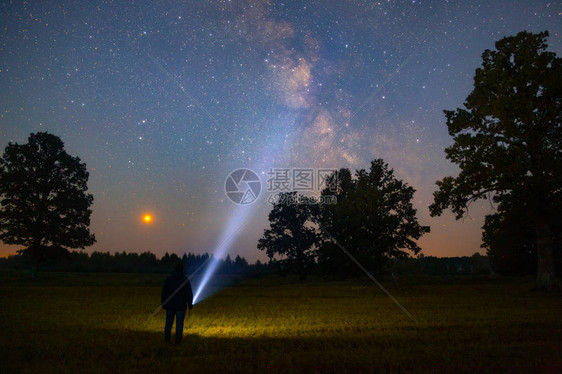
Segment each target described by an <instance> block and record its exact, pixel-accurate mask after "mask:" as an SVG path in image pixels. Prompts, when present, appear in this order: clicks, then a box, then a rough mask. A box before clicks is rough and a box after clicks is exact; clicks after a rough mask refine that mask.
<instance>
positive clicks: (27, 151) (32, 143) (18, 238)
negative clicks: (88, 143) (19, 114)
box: [0, 132, 95, 264]
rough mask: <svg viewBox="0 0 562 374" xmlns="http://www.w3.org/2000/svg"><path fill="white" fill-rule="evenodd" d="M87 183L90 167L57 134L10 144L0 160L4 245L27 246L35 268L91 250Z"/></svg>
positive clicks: (0, 221)
mask: <svg viewBox="0 0 562 374" xmlns="http://www.w3.org/2000/svg"><path fill="white" fill-rule="evenodd" d="M87 182H88V172H87V170H86V164H84V163H81V162H80V159H79V158H78V157H72V156H70V155H69V154H68V153H66V151H65V150H64V143H63V142H62V140H61V139H60V138H58V137H57V136H55V135H52V134H49V133H46V132H39V133H36V134H31V135H30V136H29V140H28V143H27V144H17V143H10V144H8V146H7V147H6V149H5V150H4V154H3V155H2V156H1V158H0V240H2V241H3V242H4V243H6V244H17V245H21V246H24V247H25V248H24V249H23V250H21V251H20V252H23V253H24V254H29V255H30V256H31V258H32V259H33V260H34V263H35V264H37V262H39V261H41V260H44V259H48V258H53V257H58V256H60V255H61V254H63V253H65V252H66V251H67V250H66V248H85V247H86V246H89V245H92V244H93V243H94V242H95V237H94V235H92V234H90V231H89V228H88V227H89V225H90V215H91V213H92V211H91V210H90V206H91V205H92V202H93V196H92V195H90V194H87V193H86V191H87Z"/></svg>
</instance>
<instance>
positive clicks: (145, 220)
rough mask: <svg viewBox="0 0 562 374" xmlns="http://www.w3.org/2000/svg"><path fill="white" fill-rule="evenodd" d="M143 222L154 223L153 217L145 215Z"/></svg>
mask: <svg viewBox="0 0 562 374" xmlns="http://www.w3.org/2000/svg"><path fill="white" fill-rule="evenodd" d="M142 221H143V222H144V223H150V222H152V215H150V214H145V215H144V216H142Z"/></svg>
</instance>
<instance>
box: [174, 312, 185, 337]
mask: <svg viewBox="0 0 562 374" xmlns="http://www.w3.org/2000/svg"><path fill="white" fill-rule="evenodd" d="M184 319H185V310H178V311H177V312H176V344H180V343H181V338H182V336H183V320H184Z"/></svg>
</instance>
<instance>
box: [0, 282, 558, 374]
mask: <svg viewBox="0 0 562 374" xmlns="http://www.w3.org/2000/svg"><path fill="white" fill-rule="evenodd" d="M164 277H165V276H163V275H150V274H148V275H147V274H94V273H90V274H88V273H81V274H78V273H76V274H72V273H41V274H39V279H38V280H30V279H29V277H28V275H27V274H23V273H16V272H7V271H3V272H0V303H1V308H0V372H1V373H19V372H29V373H32V372H33V373H34V372H51V373H65V372H71V373H76V372H81V373H98V372H100V373H102V372H111V373H118V372H145V373H160V372H167V373H171V372H181V373H188V372H197V373H200V372H221V373H224V372H286V371H291V372H357V371H359V372H361V371H363V372H373V371H379V372H411V371H425V372H467V373H468V372H474V371H483V372H487V371H488V372H498V371H500V372H544V371H547V372H548V371H552V372H556V371H560V370H562V319H561V318H560V316H561V312H562V298H561V297H560V294H548V295H544V294H543V295H540V294H536V293H534V292H531V291H530V290H531V288H532V282H525V281H521V280H511V281H508V280H486V281H484V280H481V279H480V280H479V279H460V280H459V279H456V280H455V279H449V280H447V281H443V280H431V279H425V280H424V279H418V280H413V279H410V280H404V281H403V282H402V283H401V284H400V287H399V288H398V289H395V288H393V287H391V286H389V289H390V290H391V292H392V293H393V294H394V296H395V297H396V298H397V299H398V300H399V301H400V302H401V303H402V304H403V305H404V306H405V307H406V309H407V310H408V311H409V312H410V313H412V315H414V316H415V318H416V319H417V322H415V321H412V320H410V319H409V318H408V317H407V316H406V315H405V314H404V313H403V312H402V311H401V310H400V309H399V308H398V307H397V306H396V305H395V304H394V303H393V302H392V301H391V300H390V299H389V298H388V297H387V296H386V295H384V294H383V293H382V292H381V291H380V290H379V289H378V288H377V287H376V286H375V285H374V284H372V283H367V282H359V281H354V282H351V281H350V282H321V281H320V280H309V281H307V282H303V283H298V282H297V281H296V280H295V279H292V278H264V279H254V280H244V281H240V282H239V283H237V284H236V285H233V286H230V287H227V288H224V289H223V290H221V291H219V292H217V293H215V294H214V295H213V296H211V297H209V298H207V299H205V300H202V301H201V302H199V303H197V304H196V305H195V307H194V309H193V311H192V313H191V316H189V317H186V322H185V328H184V341H183V342H182V345H180V346H174V344H173V343H172V344H171V345H167V344H165V343H164V339H163V331H162V330H163V325H164V312H162V311H160V312H159V313H157V314H156V315H155V316H151V314H152V312H153V311H154V309H155V308H157V307H158V303H159V299H160V287H161V284H162V282H163V280H164ZM172 341H173V338H172Z"/></svg>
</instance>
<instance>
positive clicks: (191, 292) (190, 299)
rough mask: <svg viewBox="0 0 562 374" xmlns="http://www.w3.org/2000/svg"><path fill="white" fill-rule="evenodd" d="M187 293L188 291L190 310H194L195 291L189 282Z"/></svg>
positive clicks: (186, 286)
mask: <svg viewBox="0 0 562 374" xmlns="http://www.w3.org/2000/svg"><path fill="white" fill-rule="evenodd" d="M185 288H186V291H187V295H186V296H187V305H188V306H189V309H193V290H192V289H191V282H190V281H187V284H186V285H185Z"/></svg>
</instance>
